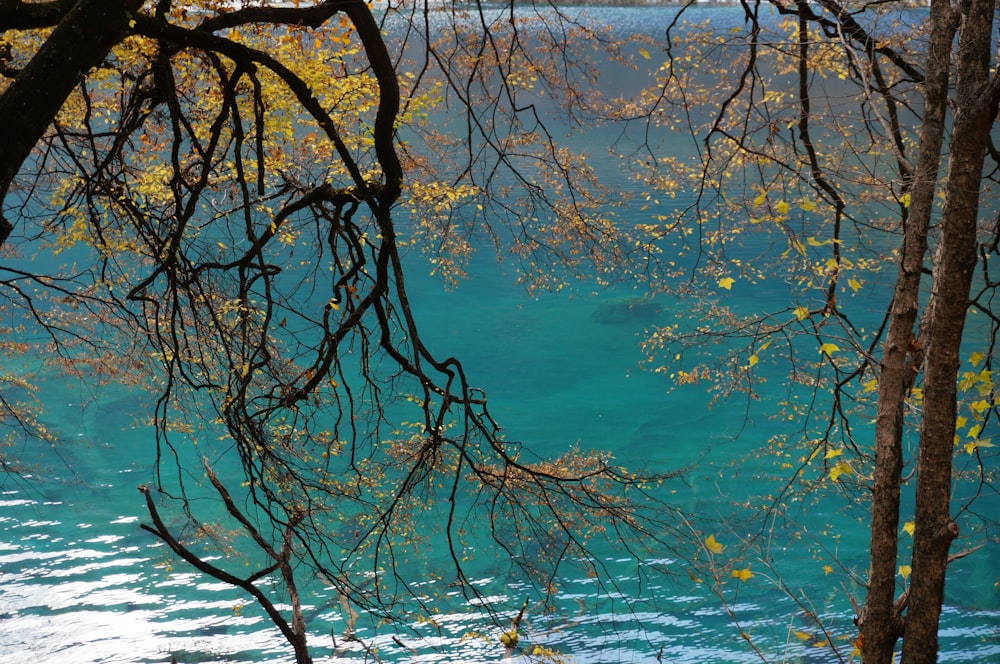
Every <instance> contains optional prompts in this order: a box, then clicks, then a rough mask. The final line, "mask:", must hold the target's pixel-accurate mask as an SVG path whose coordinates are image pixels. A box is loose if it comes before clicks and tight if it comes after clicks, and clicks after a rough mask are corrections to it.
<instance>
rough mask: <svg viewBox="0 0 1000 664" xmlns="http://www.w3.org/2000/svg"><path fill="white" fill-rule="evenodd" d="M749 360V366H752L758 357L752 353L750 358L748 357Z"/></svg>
mask: <svg viewBox="0 0 1000 664" xmlns="http://www.w3.org/2000/svg"><path fill="white" fill-rule="evenodd" d="M747 362H748V364H749V366H751V367H752V366H753V365H755V364H757V362H758V358H757V356H756V355H751V356H750V357H749V358H747Z"/></svg>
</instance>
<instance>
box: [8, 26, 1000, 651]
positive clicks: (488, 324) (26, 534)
mask: <svg viewBox="0 0 1000 664" xmlns="http://www.w3.org/2000/svg"><path fill="white" fill-rule="evenodd" d="M591 11H592V12H593V13H594V14H596V15H597V16H598V18H599V20H602V21H607V22H609V23H610V24H612V25H615V26H616V29H617V30H620V31H622V32H623V33H625V34H627V33H629V31H644V30H649V29H651V26H656V25H661V26H662V25H666V22H667V20H668V17H669V15H670V14H671V12H672V11H673V10H671V9H665V8H654V7H631V8H613V7H609V8H600V9H593V10H591ZM701 12H702V16H704V17H705V18H710V19H712V20H713V21H716V20H719V21H726V20H731V19H730V18H729V17H731V16H732V14H731V12H732V9H731V8H728V7H705V8H702V9H701ZM623 186H624V185H623ZM484 253H486V254H488V253H489V252H488V251H487V252H484ZM409 258H410V260H411V271H410V274H409V278H408V283H409V290H410V294H411V296H412V297H413V301H414V308H415V314H416V316H417V318H418V321H419V323H420V324H421V325H422V328H423V334H424V337H425V341H426V342H427V343H428V344H429V346H430V347H431V348H432V349H436V350H437V351H438V352H439V353H446V354H448V355H454V356H456V357H458V358H460V359H461V360H462V361H463V363H464V365H465V368H466V371H467V373H468V375H469V376H470V377H471V379H472V382H473V383H474V384H476V385H478V386H480V387H482V388H484V389H485V390H486V392H487V394H488V395H489V399H490V403H491V411H492V413H493V415H494V416H495V417H496V419H497V420H498V421H499V422H500V423H501V424H502V425H503V426H504V427H505V429H506V431H507V432H508V435H509V436H510V437H511V438H514V439H517V440H522V441H525V442H526V443H528V444H530V445H532V446H533V447H534V448H535V449H536V450H537V451H539V452H540V453H543V454H551V455H556V454H558V453H560V452H561V451H563V450H565V449H566V448H567V447H569V446H571V445H573V444H576V443H580V444H581V445H583V446H586V447H594V448H602V449H608V450H611V451H612V452H614V454H615V457H616V459H617V461H618V462H619V463H621V464H622V465H625V466H633V467H646V468H649V469H651V470H672V469H677V468H683V467H687V466H689V465H691V464H694V463H696V462H697V463H698V465H697V467H695V468H693V469H692V471H691V472H690V473H689V474H688V476H687V477H686V478H685V481H684V482H677V483H676V484H675V485H672V486H668V487H667V490H668V491H670V492H672V493H671V500H673V501H675V502H676V504H678V505H680V506H682V507H684V508H686V509H688V510H692V511H698V512H700V513H702V514H705V515H706V516H707V517H710V518H711V517H714V518H720V519H721V521H720V524H725V519H726V517H727V516H729V514H730V510H734V508H733V507H732V505H733V504H734V503H736V502H738V501H739V500H740V499H741V498H744V497H746V496H747V495H749V494H751V493H753V492H755V491H758V490H760V491H764V490H766V486H764V485H763V484H761V485H755V483H754V479H753V478H754V476H755V472H756V471H757V470H758V469H757V468H755V466H754V459H753V457H752V456H749V457H748V455H750V453H751V452H752V451H753V450H754V449H757V448H759V447H760V446H761V445H763V444H764V443H765V442H766V441H767V440H768V438H769V437H770V436H771V435H772V433H774V431H775V427H776V426H778V425H776V424H774V423H773V422H771V421H769V420H768V419H767V417H766V415H767V412H766V411H767V407H768V403H769V399H775V398H777V397H776V396H775V395H769V394H766V393H765V394H763V395H762V400H761V403H760V404H758V405H756V406H755V409H757V410H755V411H754V413H753V415H752V416H751V417H750V418H749V419H748V416H747V415H748V413H747V410H746V407H745V406H746V404H745V403H743V402H737V403H720V404H716V405H715V406H714V407H712V408H710V407H709V397H708V395H707V394H706V393H705V391H704V388H703V386H692V387H688V388H683V389H677V390H673V391H669V394H668V390H669V388H670V387H671V385H670V383H669V381H668V379H667V378H666V377H665V376H663V375H662V374H656V373H652V372H648V371H644V370H642V369H641V368H640V363H641V361H642V359H643V355H642V353H641V352H640V350H639V343H640V341H641V340H642V338H643V333H644V331H645V330H647V329H649V328H651V327H653V326H655V325H659V324H663V323H664V322H667V321H668V320H669V319H670V317H671V311H673V310H674V309H673V308H676V307H678V306H683V303H678V302H676V301H669V300H653V301H650V300H647V299H644V298H643V293H642V292H641V290H639V289H638V288H635V287H632V286H630V285H620V286H616V287H614V288H606V289H597V288H595V287H592V286H581V287H580V288H578V289H577V290H576V291H574V292H563V293H560V294H557V295H555V294H550V295H542V296H537V297H529V296H528V295H526V294H525V292H524V291H523V289H522V288H521V287H520V286H518V285H517V284H516V283H515V279H516V275H515V274H513V272H512V271H510V270H508V269H506V268H504V266H502V265H500V266H498V265H497V264H496V263H495V261H493V260H492V259H491V258H490V257H488V256H486V255H483V256H480V257H477V258H476V259H474V264H473V266H472V267H471V269H470V273H471V275H472V277H471V278H470V279H469V280H468V281H466V282H463V283H462V284H460V285H459V286H458V287H457V288H455V289H453V290H448V289H445V288H444V287H443V286H442V285H441V284H440V283H439V282H438V281H436V280H435V279H432V278H430V277H427V276H426V275H427V272H428V266H427V264H426V263H425V262H424V259H423V258H422V257H420V256H419V255H412V256H410V257H409ZM782 295H783V293H780V292H769V291H768V290H767V289H766V288H762V289H761V291H760V292H756V293H747V294H744V296H745V297H748V298H752V299H753V301H754V302H755V303H757V304H759V305H760V306H762V307H764V306H766V305H767V304H768V298H779V297H781V296H782ZM7 361H8V362H13V361H14V358H8V359H7ZM19 361H23V362H30V361H31V359H30V358H21V359H20V360H19ZM774 371H775V372H776V373H775V374H774V378H775V379H776V380H775V382H776V383H777V385H776V389H779V390H780V389H781V385H780V384H781V381H780V376H781V373H780V371H781V370H780V369H775V370H774ZM44 394H45V401H46V404H47V408H48V416H47V423H48V424H49V426H50V427H51V428H52V429H53V431H55V432H56V433H57V435H58V437H59V444H58V445H57V446H50V445H48V444H45V443H40V442H33V441H24V442H23V443H21V448H20V449H19V450H18V453H17V454H18V456H19V457H20V458H21V460H22V462H23V463H24V464H26V465H29V466H32V467H34V468H35V470H34V472H33V473H32V475H33V477H31V478H29V479H25V480H22V479H18V478H15V477H6V478H5V479H3V480H0V530H2V533H3V535H2V537H0V661H3V662H24V663H26V664H27V663H31V664H42V663H64V662H65V663H73V664H80V663H84V662H95V663H97V662H100V663H107V664H110V663H119V662H120V663H131V662H169V661H170V659H171V657H172V656H176V657H177V660H178V661H179V662H265V661H266V662H286V661H292V659H293V658H292V657H291V654H290V651H289V649H288V647H287V646H286V644H285V642H284V640H283V639H282V638H281V637H280V635H279V634H278V633H277V630H275V629H274V628H273V627H272V625H271V624H270V622H269V621H267V620H266V618H265V617H264V616H263V615H262V612H261V611H259V609H258V608H257V607H256V606H255V605H253V604H251V603H250V602H249V601H248V599H247V598H246V597H245V596H243V595H242V593H240V592H238V591H236V590H234V589H232V588H230V587H229V586H226V585H225V584H221V583H218V582H215V581H214V580H212V579H209V578H206V577H203V576H201V575H199V574H197V573H194V572H193V571H192V570H190V569H189V568H187V567H185V566H184V565H183V564H182V563H177V562H174V561H173V560H172V559H171V558H170V556H168V555H167V552H166V551H165V547H163V546H162V545H160V544H159V543H158V542H157V541H156V540H155V539H154V538H153V537H152V536H151V535H149V534H148V533H146V532H145V531H143V530H141V529H140V528H139V524H140V523H141V522H143V521H144V520H145V519H147V514H146V510H145V506H144V503H143V501H142V497H141V496H140V494H139V493H138V492H137V491H136V486H137V485H139V484H142V483H145V482H149V481H150V466H151V463H152V460H153V450H152V449H151V440H152V434H151V432H150V430H149V429H148V428H147V427H145V426H142V425H140V424H137V420H138V419H139V418H141V417H142V415H143V411H142V410H141V403H140V402H139V399H138V397H137V396H136V395H134V394H130V393H129V392H128V390H126V389H123V388H102V389H101V390H100V391H91V390H89V389H88V388H86V387H84V386H81V385H80V384H78V383H76V382H73V381H70V380H68V379H59V378H52V379H50V380H48V381H47V382H45V384H44ZM734 459H740V460H743V461H742V463H740V464H738V465H733V464H732V463H731V462H732V461H733V460H734ZM764 463H765V462H764V461H761V464H764ZM761 467H763V466H761ZM839 509H840V508H839V507H838V506H835V505H832V506H830V512H829V513H823V511H822V510H819V509H817V510H815V511H813V512H812V513H811V514H812V516H811V518H812V519H815V520H816V524H817V529H818V528H822V526H823V522H824V520H826V519H829V520H835V519H837V518H839V516H838V515H839V514H840V512H839V511H838V510H839ZM729 525H730V526H731V527H733V528H738V527H739V526H738V525H737V524H736V523H731V524H729ZM778 537H779V538H780V534H779V535H778ZM725 539H726V535H725V534H724V533H723V532H721V531H720V535H719V540H720V541H724V540H725ZM838 542H839V544H838V547H839V548H838V554H839V556H840V558H841V560H843V561H844V563H845V565H846V566H850V567H853V568H854V569H856V570H862V569H863V568H864V565H865V563H866V558H865V551H864V547H865V545H866V542H867V533H866V531H865V528H864V524H863V523H857V524H856V527H855V528H851V527H847V528H842V529H841V536H840V539H839V540H838ZM779 548H780V549H782V550H783V551H784V552H785V553H786V554H787V555H786V556H785V560H784V561H783V564H784V567H783V568H782V569H783V570H784V572H785V574H786V577H787V578H786V579H785V580H786V581H788V582H789V583H792V584H793V585H795V586H796V587H801V588H802V589H803V590H802V593H803V596H808V598H809V602H810V604H811V605H812V606H813V607H814V608H815V610H816V611H817V612H818V613H820V614H822V615H823V616H824V618H825V619H826V620H828V622H829V623H830V624H831V625H834V626H835V627H837V628H838V629H839V630H840V631H839V633H840V634H843V635H847V634H850V633H851V626H850V621H851V616H852V612H851V607H850V604H849V602H848V601H847V599H846V596H845V593H844V591H843V589H842V588H841V586H840V581H839V580H838V581H837V582H832V581H831V580H830V578H827V576H826V573H825V572H824V571H823V569H822V567H823V562H822V561H820V560H819V559H817V558H816V556H815V554H814V552H812V551H810V550H809V549H808V548H805V547H797V546H796V545H794V544H791V543H790V544H787V546H786V545H784V544H783V545H782V546H781V547H779ZM605 554H606V556H607V561H608V563H609V569H611V570H612V573H615V574H620V577H619V578H618V579H617V580H618V581H620V582H621V584H622V587H623V588H625V589H628V588H631V587H632V585H633V582H634V581H635V578H634V576H630V575H632V574H633V573H634V568H630V567H629V566H628V565H624V564H623V565H621V566H620V567H619V566H616V564H615V560H616V559H617V558H620V557H621V556H620V555H619V554H616V552H614V551H608V552H605ZM483 555H484V556H485V555H488V554H487V552H484V553H483ZM776 555H779V556H780V555H781V551H777V552H776ZM484 562H485V561H484ZM651 562H653V561H651ZM659 562H663V561H659ZM667 562H668V564H669V561H667ZM997 569H1000V553H998V551H997V547H996V546H994V547H992V548H991V549H987V550H984V551H982V552H979V553H977V554H976V555H973V556H970V557H969V558H968V559H965V560H963V561H961V563H960V566H958V567H957V568H956V569H955V571H954V573H953V575H952V577H951V581H950V585H949V596H948V603H947V606H946V609H945V613H944V616H943V627H942V655H941V661H942V662H963V661H968V662H989V661H994V662H1000V589H998V586H997V573H996V570H997ZM679 572H680V570H679ZM831 578H832V577H831ZM430 583H432V582H430V581H428V584H430ZM310 591H311V595H310V599H309V600H308V601H307V604H308V605H309V608H308V611H307V616H308V618H309V620H310V626H311V629H312V630H313V633H312V636H311V643H312V644H313V646H314V656H315V657H316V659H317V661H334V662H361V661H365V654H364V653H363V652H362V651H361V650H360V648H358V647H356V646H351V645H347V646H345V647H344V648H343V649H336V650H335V649H334V646H333V643H332V641H331V638H330V635H329V633H330V631H331V630H332V631H333V632H334V633H335V634H339V633H341V632H342V631H343V628H344V624H345V623H344V620H343V618H342V616H341V614H340V611H339V609H338V607H337V603H336V601H335V598H334V597H332V596H331V594H330V593H329V591H328V589H326V588H324V587H322V585H319V584H317V586H316V587H314V588H311V589H310ZM443 592H447V591H446V590H445V591H443ZM506 592H507V593H508V594H509V596H510V597H513V598H517V597H521V596H523V592H522V589H520V588H518V587H517V586H516V585H512V586H510V587H508V588H507V589H506ZM560 599H561V601H562V602H563V604H564V605H565V606H570V605H572V604H573V603H574V602H577V601H579V602H581V604H582V605H586V606H588V607H597V608H596V609H592V610H591V609H588V611H586V612H578V613H576V614H571V615H563V616H552V617H545V616H541V617H540V616H529V617H528V619H527V628H526V630H525V636H524V637H523V638H525V639H526V640H528V641H529V642H532V643H538V644H542V645H545V646H546V647H550V648H553V649H556V650H558V651H559V652H560V653H562V655H563V656H564V657H565V658H566V660H567V661H573V662H659V661H663V662H691V663H695V662H697V663H709V662H719V663H723V662H755V661H759V659H758V658H757V657H756V656H755V655H753V653H752V652H750V650H749V649H748V648H747V647H746V645H745V643H744V641H743V639H742V638H740V636H739V630H738V629H737V628H736V627H734V625H733V623H732V621H731V620H730V618H729V617H728V616H727V615H726V613H725V611H724V610H723V608H722V605H721V603H720V601H719V599H718V598H716V597H714V596H712V595H711V594H710V593H709V592H708V591H707V588H706V587H705V586H704V584H700V583H698V582H697V581H696V580H693V579H690V578H688V577H687V576H686V575H685V574H684V573H682V572H681V573H679V574H678V575H677V576H676V577H674V578H671V579H664V580H663V581H662V583H661V585H657V586H655V587H652V588H644V589H642V591H641V592H638V591H637V592H636V593H635V595H633V596H622V597H619V598H612V599H617V604H616V603H615V602H613V601H608V600H606V599H600V600H599V601H598V599H597V597H596V592H595V583H594V580H593V579H587V578H580V579H566V580H564V583H563V586H562V590H561V598H560ZM727 599H728V600H735V601H734V604H733V606H734V608H735V609H736V610H737V611H738V615H739V616H740V618H741V626H742V628H743V629H744V630H746V631H748V632H750V633H751V634H752V635H753V636H755V637H758V636H760V637H762V638H763V639H764V642H765V643H767V644H768V645H769V647H770V648H771V650H770V651H769V654H770V655H771V656H772V657H773V658H774V659H776V660H778V661H790V662H791V661H794V662H800V661H801V662H823V661H833V660H832V658H831V655H830V654H829V651H828V650H827V649H825V648H823V647H822V646H818V645H817V644H816V641H818V639H813V640H808V639H800V638H799V637H798V636H794V635H793V634H794V633H795V632H794V631H797V632H801V631H802V630H806V629H808V627H807V626H806V625H805V623H804V621H803V620H802V619H801V617H800V616H799V615H798V608H797V607H796V606H795V605H794V604H793V603H792V602H791V601H790V600H789V599H788V598H787V597H786V596H785V594H784V593H783V592H781V591H780V590H778V589H776V588H775V587H774V585H773V584H771V583H769V582H768V579H767V578H766V577H765V575H763V574H760V575H758V576H756V577H755V578H754V579H752V580H751V581H749V582H747V583H746V584H745V587H744V588H743V589H741V592H740V594H739V595H736V596H727ZM482 618H483V616H481V615H479V614H477V613H476V611H475V607H469V606H461V603H460V602H459V601H458V599H457V595H456V610H455V611H454V613H452V614H444V615H441V616H438V618H437V622H438V625H439V626H440V629H438V630H435V631H434V632H433V633H430V632H428V631H427V630H424V631H423V632H421V633H422V634H423V636H422V638H417V637H414V638H412V639H407V640H406V645H407V646H408V648H412V650H410V649H404V648H401V647H400V646H399V645H398V644H396V643H394V642H392V641H391V640H390V638H389V635H388V634H385V635H382V634H380V633H378V632H376V631H375V629H374V628H370V627H369V628H363V629H361V630H360V631H359V636H362V637H363V638H366V639H369V640H371V641H372V642H373V643H375V644H377V645H378V646H379V657H380V658H381V659H382V660H383V661H400V662H402V661H412V662H417V661H420V662H480V661H483V662H485V661H497V660H499V659H500V658H501V656H502V648H499V647H498V645H497V643H496V637H497V636H498V635H499V631H498V630H496V629H495V628H493V629H492V631H490V628H489V626H488V625H487V623H486V622H485V621H484V620H483V619H482ZM416 629H417V631H418V632H419V631H420V630H419V627H417V628H416ZM793 630H794V631H793ZM470 632H475V633H476V634H478V636H474V637H471V638H470V637H469V633H470ZM848 651H849V649H848Z"/></svg>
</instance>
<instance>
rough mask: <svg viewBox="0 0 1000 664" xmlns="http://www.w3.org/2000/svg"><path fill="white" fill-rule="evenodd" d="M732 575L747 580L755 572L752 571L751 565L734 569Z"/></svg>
mask: <svg viewBox="0 0 1000 664" xmlns="http://www.w3.org/2000/svg"><path fill="white" fill-rule="evenodd" d="M730 576H732V577H733V578H735V579H739V580H740V581H746V580H747V579H749V578H751V577H752V576H753V572H751V571H750V568H749V567H748V568H746V569H734V570H733V572H732V574H730Z"/></svg>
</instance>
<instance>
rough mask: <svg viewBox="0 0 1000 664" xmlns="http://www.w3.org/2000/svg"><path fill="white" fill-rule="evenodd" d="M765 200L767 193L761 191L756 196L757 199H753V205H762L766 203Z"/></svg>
mask: <svg viewBox="0 0 1000 664" xmlns="http://www.w3.org/2000/svg"><path fill="white" fill-rule="evenodd" d="M766 200H767V192H766V191H763V190H761V192H760V193H759V194H757V198H755V199H753V204H754V205H763V204H764V201H766Z"/></svg>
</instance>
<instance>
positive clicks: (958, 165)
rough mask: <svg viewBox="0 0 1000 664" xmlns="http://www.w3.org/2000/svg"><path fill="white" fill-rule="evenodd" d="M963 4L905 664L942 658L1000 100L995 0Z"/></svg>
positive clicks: (931, 322)
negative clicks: (980, 251) (974, 301)
mask: <svg viewBox="0 0 1000 664" xmlns="http://www.w3.org/2000/svg"><path fill="white" fill-rule="evenodd" d="M963 8H964V9H965V14H964V16H963V17H962V27H961V30H960V32H959V40H958V50H957V54H956V62H955V73H956V78H957V83H956V95H955V118H954V124H953V128H952V134H951V141H950V145H949V148H950V155H951V156H950V159H949V163H948V177H947V184H946V185H945V194H946V198H945V201H946V202H945V205H944V209H943V211H942V214H941V222H940V223H941V238H940V240H939V243H938V247H937V255H936V256H935V261H934V289H933V291H932V293H931V299H930V301H929V302H928V310H929V318H928V321H927V330H928V335H927V336H928V338H927V340H926V353H927V354H926V365H925V370H924V407H923V421H922V427H921V432H920V451H919V456H918V460H917V492H916V513H915V515H914V522H915V530H914V533H913V562H912V578H911V583H910V588H909V599H908V605H907V616H906V624H905V631H904V635H903V654H902V659H901V664H930V663H933V662H936V661H937V652H938V621H939V618H940V615H941V606H942V604H943V603H944V586H945V572H946V567H947V565H948V551H949V549H950V547H951V543H952V541H953V540H954V539H955V537H957V536H958V525H957V524H956V523H955V522H954V521H953V520H952V518H951V471H952V453H953V450H954V437H955V416H956V397H957V379H958V369H959V363H960V359H959V353H960V350H961V344H962V332H963V329H964V324H965V318H966V313H967V310H968V303H969V290H970V287H971V284H972V275H973V270H974V268H975V265H976V249H977V235H976V230H977V221H978V215H979V192H980V188H981V186H982V175H983V172H982V171H983V163H984V157H985V153H986V147H987V142H988V140H989V131H990V126H991V125H992V122H993V118H994V117H995V115H996V103H997V102H996V96H997V95H996V82H995V81H994V82H993V84H992V86H991V83H990V71H989V66H990V33H991V31H992V26H993V18H994V12H995V9H996V4H995V0H971V1H970V2H968V3H967V4H965V5H963Z"/></svg>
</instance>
